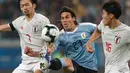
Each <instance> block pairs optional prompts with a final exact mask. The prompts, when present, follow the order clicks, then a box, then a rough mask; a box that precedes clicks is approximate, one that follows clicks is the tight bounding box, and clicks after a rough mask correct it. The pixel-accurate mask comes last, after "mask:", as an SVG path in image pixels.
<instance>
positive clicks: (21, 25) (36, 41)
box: [12, 13, 50, 64]
mask: <svg viewBox="0 0 130 73" xmlns="http://www.w3.org/2000/svg"><path fill="white" fill-rule="evenodd" d="M49 23H50V21H49V19H48V18H46V17H45V16H43V15H41V14H37V13H35V15H34V16H33V18H32V20H31V21H29V22H28V21H27V19H26V17H25V16H20V17H19V18H17V19H16V20H14V21H13V22H12V24H13V27H14V28H15V29H16V30H17V31H18V34H19V36H20V46H21V49H22V62H23V63H25V64H28V63H31V62H38V61H39V58H38V57H30V56H28V55H26V54H25V53H24V50H25V48H26V46H28V47H30V48H32V49H33V51H41V49H42V47H43V46H46V42H45V41H43V40H42V38H41V31H42V28H43V27H44V26H45V25H46V24H49Z"/></svg>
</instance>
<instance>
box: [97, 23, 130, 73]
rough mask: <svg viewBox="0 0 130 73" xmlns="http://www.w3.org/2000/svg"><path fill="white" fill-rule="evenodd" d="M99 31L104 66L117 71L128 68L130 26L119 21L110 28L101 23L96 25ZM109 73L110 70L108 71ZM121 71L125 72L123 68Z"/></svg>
mask: <svg viewBox="0 0 130 73" xmlns="http://www.w3.org/2000/svg"><path fill="white" fill-rule="evenodd" d="M98 30H99V31H101V36H102V41H103V47H104V54H105V68H111V69H112V68H113V70H114V69H115V68H116V69H117V70H118V71H123V67H124V69H127V70H128V60H130V39H129V38H130V27H129V26H127V25H125V24H123V23H121V25H120V26H118V27H117V28H115V29H110V28H109V27H108V26H104V24H103V23H102V21H101V23H100V24H99V26H98ZM109 73H111V72H109ZM123 73H127V72H126V71H125V70H124V72H123Z"/></svg>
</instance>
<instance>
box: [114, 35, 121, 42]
mask: <svg viewBox="0 0 130 73" xmlns="http://www.w3.org/2000/svg"><path fill="white" fill-rule="evenodd" d="M114 40H115V43H116V44H119V43H120V40H121V37H120V36H115V39H114Z"/></svg>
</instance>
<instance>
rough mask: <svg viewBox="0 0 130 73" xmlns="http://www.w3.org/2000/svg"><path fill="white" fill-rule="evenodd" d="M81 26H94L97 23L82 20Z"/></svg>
mask: <svg viewBox="0 0 130 73" xmlns="http://www.w3.org/2000/svg"><path fill="white" fill-rule="evenodd" d="M79 26H83V27H84V26H93V27H96V26H97V25H96V24H94V23H91V22H82V23H79Z"/></svg>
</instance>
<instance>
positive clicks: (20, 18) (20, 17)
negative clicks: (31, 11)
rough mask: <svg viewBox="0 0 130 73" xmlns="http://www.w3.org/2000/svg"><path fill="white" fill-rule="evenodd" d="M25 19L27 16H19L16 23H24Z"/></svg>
mask: <svg viewBox="0 0 130 73" xmlns="http://www.w3.org/2000/svg"><path fill="white" fill-rule="evenodd" d="M24 19H25V16H24V15H22V16H19V17H18V18H16V19H15V21H22V20H24Z"/></svg>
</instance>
